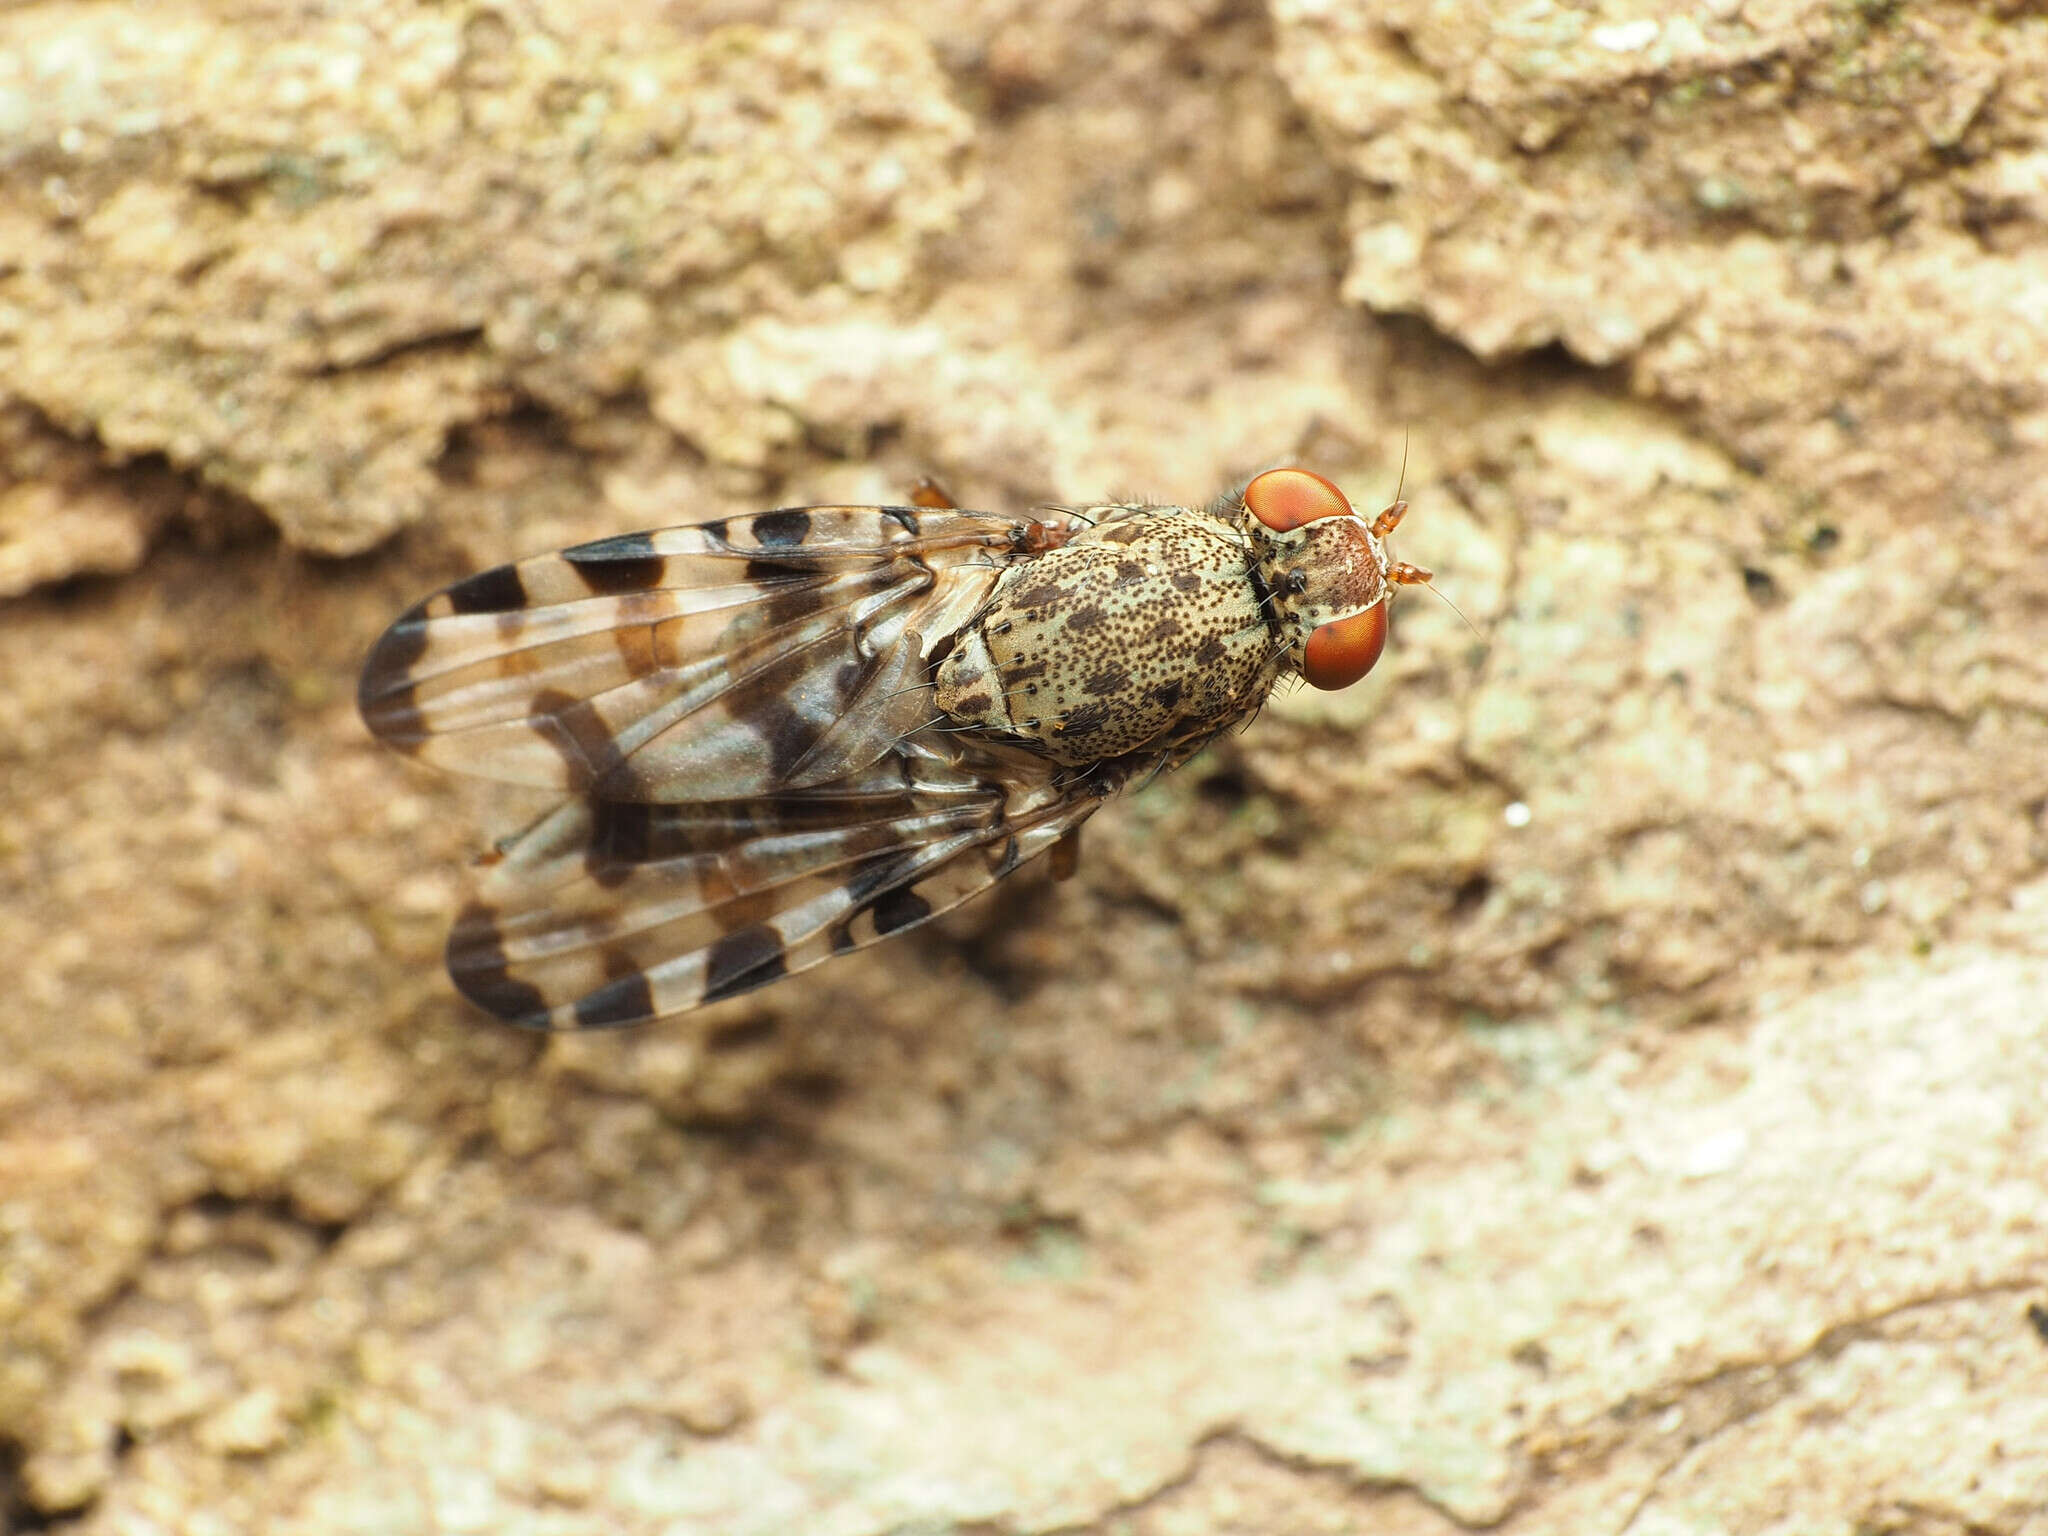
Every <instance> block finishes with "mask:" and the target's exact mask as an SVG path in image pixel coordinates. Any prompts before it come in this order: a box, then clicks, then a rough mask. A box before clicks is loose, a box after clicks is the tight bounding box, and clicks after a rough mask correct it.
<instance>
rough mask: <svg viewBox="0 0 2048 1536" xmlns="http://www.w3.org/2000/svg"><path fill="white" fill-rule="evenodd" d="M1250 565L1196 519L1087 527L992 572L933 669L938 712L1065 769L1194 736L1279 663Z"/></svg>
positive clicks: (1243, 549)
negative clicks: (971, 620) (976, 610)
mask: <svg viewBox="0 0 2048 1536" xmlns="http://www.w3.org/2000/svg"><path fill="white" fill-rule="evenodd" d="M1090 510H1091V511H1093V510H1097V509H1090ZM1105 510H1110V511H1112V513H1113V512H1114V511H1115V510H1117V509H1105ZM1253 560H1254V556H1253V552H1252V546H1251V544H1250V542H1249V540H1248V539H1247V537H1246V535H1245V534H1244V533H1243V532H1241V531H1239V530H1238V529H1236V528H1233V527H1232V526H1231V525H1230V524H1229V523H1228V522H1226V521H1225V520H1224V519H1222V518H1218V517H1216V516H1214V515H1212V514H1210V513H1206V512H1194V511H1183V510H1179V509H1173V510H1167V511H1151V510H1148V511H1142V512H1137V513H1134V514H1132V515H1128V516H1124V517H1119V518H1115V520H1113V521H1108V522H1104V523H1102V524H1100V525H1099V526H1097V527H1095V528H1092V529H1089V530H1088V531H1086V532H1085V533H1082V534H1080V535H1078V536H1077V537H1075V538H1074V539H1073V540H1072V541H1070V542H1069V543H1068V544H1066V545H1065V546H1064V547H1062V548H1060V549H1055V550H1052V551H1050V552H1048V553H1046V554H1044V555H1042V556H1040V557H1038V558H1037V559H1035V560H1032V561H1030V562H1029V563H1028V564H1022V565H1018V566H1014V567H1012V568H1011V569H1010V570H1008V571H1006V572H1004V573H1003V576H1002V578H1001V579H1000V580H999V581H998V582H997V583H996V587H995V591H994V592H993V593H992V594H991V596H990V599H989V604H988V607H987V609H986V610H985V611H984V612H983V614H982V616H981V618H980V620H979V621H978V622H977V623H976V624H974V625H973V626H972V627H971V628H970V629H969V630H968V631H967V632H966V633H964V634H962V635H961V636H960V637H959V639H958V641H957V642H956V644H955V645H954V647H953V649H952V651H951V653H950V654H949V655H948V656H947V657H946V659H945V661H944V662H943V663H942V664H941V665H940V667H939V671H938V677H937V680H936V681H937V701H938V705H939V708H940V709H942V710H944V711H945V712H946V713H947V714H948V715H950V716H951V717H952V718H953V719H955V720H957V721H958V722H959V723H960V724H962V725H972V726H979V727H982V728H984V729H988V730H991V731H996V732H999V733H1002V734H1005V735H1016V736H1021V737H1024V738H1026V739H1028V740H1030V741H1032V742H1033V743H1034V744H1036V745H1037V747H1038V748H1039V750H1041V751H1043V752H1044V753H1045V754H1046V755H1047V756H1048V757H1050V758H1052V759H1053V761H1055V762H1058V763H1063V764H1068V765H1073V766H1081V765H1084V764H1088V763H1093V762H1097V761H1100V760H1102V759H1104V758H1113V757H1120V756H1122V755H1123V754H1125V753H1128V752H1133V751H1136V750H1138V749H1140V748H1143V747H1158V746H1161V745H1165V744H1168V743H1171V742H1173V741H1175V740H1177V739H1181V738H1185V737H1190V736H1195V735H1206V734H1207V733H1209V732H1211V731H1213V730H1215V729H1216V728H1217V727H1218V726H1219V725H1220V724H1222V723H1223V722H1225V721H1228V720H1230V719H1232V718H1233V717H1235V716H1237V715H1239V714H1241V713H1243V711H1244V709H1245V708H1246V706H1247V703H1248V701H1250V700H1252V699H1253V698H1254V697H1255V696H1261V695H1262V694H1263V691H1264V690H1265V689H1266V688H1269V687H1270V686H1271V685H1272V681H1273V673H1274V671H1275V669H1276V668H1277V667H1278V665H1279V663H1280V653H1281V648H1282V647H1281V643H1280V642H1279V641H1278V640H1277V639H1276V638H1275V635H1274V632H1273V630H1272V629H1271V628H1270V627H1269V624H1268V621H1267V619H1266V617H1265V605H1264V604H1263V603H1262V601H1261V594H1260V590H1259V585H1258V581H1257V578H1256V576H1255V575H1254V573H1253Z"/></svg>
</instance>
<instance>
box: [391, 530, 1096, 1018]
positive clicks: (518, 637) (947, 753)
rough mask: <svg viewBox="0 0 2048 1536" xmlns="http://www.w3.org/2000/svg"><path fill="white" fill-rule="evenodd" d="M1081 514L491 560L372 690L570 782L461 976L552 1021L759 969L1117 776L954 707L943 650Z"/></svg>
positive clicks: (886, 923)
mask: <svg viewBox="0 0 2048 1536" xmlns="http://www.w3.org/2000/svg"><path fill="white" fill-rule="evenodd" d="M1070 531H1071V529H1070V528H1069V527H1068V526H1067V525H1066V524H1065V523H1064V522H1063V521H1059V520H1055V521H1052V522H1046V523H1034V522H1030V521H1027V520H1024V519H1013V518H1005V517H995V516H986V515H982V514H975V513H961V512H953V511H944V512H934V511H927V510H920V509H913V508H880V507H813V508H805V509H797V510H791V511H782V512H769V513H761V514H759V515H756V516H753V517H746V518H736V519H732V520H729V521H723V522H710V523H704V524H700V525H697V526H695V527H685V528H675V529H668V530H664V531H661V532H657V533H646V534H629V535H625V536H623V537H620V538H613V539H605V540H601V541H598V542H597V543H594V544H585V545H580V546H578V547H576V548H573V549H569V550H565V551H563V552H561V553H560V554H557V555H549V556H543V557H540V558H537V559H531V560H526V561H522V562H520V563H519V564H517V565H508V566H502V567H499V568H498V569H496V570H491V571H486V572H483V573H482V574H481V575H478V576H474V577H471V578H470V579H468V580H467V581H464V582H461V583H458V584H457V585H455V586H453V587H450V588H448V589H447V590H446V591H444V592H441V593H439V594H438V595H436V596H434V597H431V598H429V599H427V600H426V601H425V602H423V603H421V604H419V605H418V606H417V607H415V608H413V609H412V610H411V611H410V612H408V613H407V614H405V615H404V616H403V617H401V618H400V619H399V620H398V622H397V623H396V624H394V625H393V626H392V627H391V629H390V630H389V631H388V632H387V633H386V634H385V635H384V637H383V638H382V639H381V640H380V641H379V642H378V643H377V645H376V646H375V647H374V648H373V649H372V651H371V654H370V657H369V660H368V662H367V663H366V665H365V667H364V672H363V678H362V682H361V686H360V690H359V696H358V698H359V704H360V707H361V710H362V714H363V718H364V720H365V721H366V722H367V723H368V725H369V726H370V729H371V730H372V731H373V732H374V733H375V734H376V735H378V736H379V737H380V738H382V739H383V740H385V741H386V742H388V743H390V744H391V745H393V746H396V747H398V748H400V749H401V750H404V751H407V752H410V753H412V754H413V755H415V756H417V757H419V758H421V759H422V760H423V761H427V762H432V763H435V764H437V765H439V766H442V767H446V768H451V769H455V770H458V771H463V772H468V773H473V774H478V775H481V776H484V777H488V778H495V779H499V780H504V781H509V782H514V783H522V784H533V785H539V786H543V787H548V788H554V789H559V790H563V791H566V792H567V793H568V795H569V798H568V799H566V800H565V801H564V803H563V804H561V805H560V806H558V807H557V808H556V809H555V810H553V811H551V812H549V813H548V814H547V815H545V816H543V817H542V818H541V819H540V820H539V821H537V822H536V823H534V825H533V826H531V827H529V828H528V829H527V830H526V831H525V832H524V833H522V834H520V835H519V836H518V837H516V838H515V839H513V840H512V841H511V842H510V843H509V844H508V845H507V846H506V847H504V848H503V849H502V850H500V852H499V853H498V854H496V855H495V856H493V857H492V858H490V859H487V860H486V861H485V863H484V865H483V866H482V868H481V870H480V872H479V874H478V877H477V880H476V884H475V889H474V892H473V894H472V898H471V900H470V902H469V904H468V905H467V906H466V907H465V908H464V910H463V913H462V915H461V916H460V918H459V919H458V920H457V923H456V925H455V928H454V931H453V932H452V933H451V935H450V937H449V943H448V968H449V971H450V974H451V975H452V976H453V978H454V980H455V982H456V985H457V986H458V988H460V990H461V991H462V992H463V993H464V994H465V995H466V996H468V997H469V998H471V999H472V1000H473V1001H475V1002H476V1003H478V1004H479V1005H480V1006H482V1007H484V1008H485V1009H487V1010H489V1011H490V1012H492V1013H495V1014H497V1015H499V1016H500V1017H502V1018H506V1019H509V1020H512V1021H514V1022H517V1023H520V1024H524V1025H528V1026H532V1027H540V1028H553V1029H566V1028H591V1027H606V1026H613V1025H622V1024H629V1023H636V1022H639V1021H642V1020H646V1019H653V1018H659V1017H663V1016H665V1015H668V1014H673V1013H677V1012H681V1011H683V1010H684V1009H687V1008H690V1007H694V1006H696V1005H697V1004H699V1003H704V1002H712V1001H716V1000H718V999H720V998H724V997H731V996H736V995H738V994H739V993H742V992H746V991H749V990H751V989H753V988H755V987H758V986H762V985H765V984H766V983H768V982H770V981H773V980H775V979H777V978H778V977H781V976H784V975H787V974H789V973H791V972H794V971H797V970H800V969H803V968H804V967H806V966H809V965H812V964H815V963H817V962H818V961H820V960H823V959H826V958H828V957H829V956H831V955H833V954H837V953H842V952H844V951H846V950H850V949H856V948H860V947H862V946H864V945H866V944H870V943H873V942H875V941H876V940H877V939H880V938H884V937H887V936H888V935H889V934H892V933H895V932H898V931H900V930H902V929H904V928H908V927H911V926H913V925H914V924H916V923H920V922H922V921H924V920H925V919H926V918H928V917H932V916H936V915H937V914H938V913H940V912H943V911H945V910H947V909H948V908H950V907H953V906H956V905H958V904H959V903H960V902H962V901H964V900H966V899H967V898H968V897H969V896H972V895H973V894H975V893H976V892H977V891H979V890H981V889H983V888H985V887H986V886H987V885H989V884H991V883H992V882H993V881H995V880H997V879H999V878H1001V877H1002V876H1003V875H1004V874H1007V873H1008V872H1009V871H1010V870H1012V869H1014V868H1015V867H1016V866H1017V865H1018V864H1020V863H1021V862H1023V861H1024V860H1025V859H1027V858H1029V857H1031V856H1032V855H1033V854H1035V853H1037V852H1039V851H1041V850H1042V849H1043V848H1045V847H1047V846H1050V845H1051V844H1052V843H1053V842H1055V841H1056V840H1057V839H1058V838H1059V836H1060V835H1061V834H1062V833H1064V832H1065V831H1066V830H1067V829H1069V828H1071V827H1073V826H1076V825H1078V824H1079V823H1080V822H1081V821H1083V820H1085V819H1086V818H1087V816H1088V815H1089V814H1091V813H1092V812H1093V811H1094V809H1095V807H1096V806H1097V805H1099V804H1100V803H1101V800H1102V798H1103V797H1104V795H1106V794H1107V793H1108V787H1107V786H1106V785H1103V784H1095V783H1088V784H1083V783H1081V782H1080V781H1078V780H1075V779H1074V777H1073V775H1071V774H1068V775H1066V780H1067V782H1056V781H1055V773H1056V770H1054V769H1053V767H1052V766H1051V765H1049V764H1048V763H1046V762H1045V761H1044V760H1043V759H1041V758H1038V757H1035V756H1032V755H1031V754H1029V753H1026V752H1023V751H1020V750H1018V749H1016V748H1012V747H1005V746H1003V745H1001V744H998V743H988V742H981V741H972V740H969V739H967V738H964V737H961V736H956V735H950V734H948V733H946V732H944V731H942V730H939V729H937V727H936V723H935V721H934V718H933V717H934V711H933V706H932V701H931V692H930V689H929V687H928V681H929V671H930V651H931V649H932V646H933V645H934V644H935V643H936V642H937V641H938V640H940V639H942V638H943V637H946V636H949V635H951V634H952V633H953V632H954V631H955V630H957V629H958V628H959V627H960V626H961V625H963V624H964V623H966V622H967V621H968V620H969V618H971V617H972V615H973V614H974V613H975V612H976V611H977V610H978V609H979V608H980V607H981V606H982V604H983V603H984V602H985V601H986V598H987V595H988V592H989V589H990V588H991V587H992V586H993V584H994V582H995V579H996V576H997V575H998V574H999V572H1000V569H1001V565H1002V563H1003V562H1004V561H1005V560H1006V558H1007V557H1009V556H1011V555H1014V554H1017V553H1020V552H1024V551H1028V550H1031V549H1035V548H1044V547H1047V546H1048V545H1049V544H1050V543H1056V542H1058V541H1060V540H1061V539H1063V538H1064V537H1065V536H1066V535H1067V533H1069V532H1070Z"/></svg>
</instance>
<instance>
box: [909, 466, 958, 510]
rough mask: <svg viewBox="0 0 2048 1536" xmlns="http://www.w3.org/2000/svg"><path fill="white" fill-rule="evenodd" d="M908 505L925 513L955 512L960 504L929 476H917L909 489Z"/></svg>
mask: <svg viewBox="0 0 2048 1536" xmlns="http://www.w3.org/2000/svg"><path fill="white" fill-rule="evenodd" d="M910 504H911V505H912V506H913V507H923V508H924V509H925V510H926V511H927V512H956V511H958V510H959V508H960V503H959V502H957V501H955V500H954V499H953V498H952V497H951V496H950V495H948V494H947V491H946V488H945V487H944V486H943V485H941V484H939V482H938V481H936V480H934V479H933V478H932V477H931V476H930V475H920V476H918V478H917V482H916V483H915V484H914V485H912V486H911V487H910Z"/></svg>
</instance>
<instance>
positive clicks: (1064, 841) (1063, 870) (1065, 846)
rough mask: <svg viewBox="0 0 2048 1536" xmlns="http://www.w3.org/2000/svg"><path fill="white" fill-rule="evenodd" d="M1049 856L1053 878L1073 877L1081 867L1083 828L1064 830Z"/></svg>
mask: <svg viewBox="0 0 2048 1536" xmlns="http://www.w3.org/2000/svg"><path fill="white" fill-rule="evenodd" d="M1047 858H1048V860H1049V861H1050V862H1051V864H1052V877H1053V879H1055V880H1071V879H1073V878H1074V871H1076V870H1077V869H1079V868H1080V867H1081V829H1080V828H1079V827H1073V828H1070V829H1069V830H1067V831H1065V832H1062V833H1061V834H1060V840H1059V841H1058V842H1056V843H1054V844H1053V845H1052V852H1051V853H1050V854H1048V855H1047Z"/></svg>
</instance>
